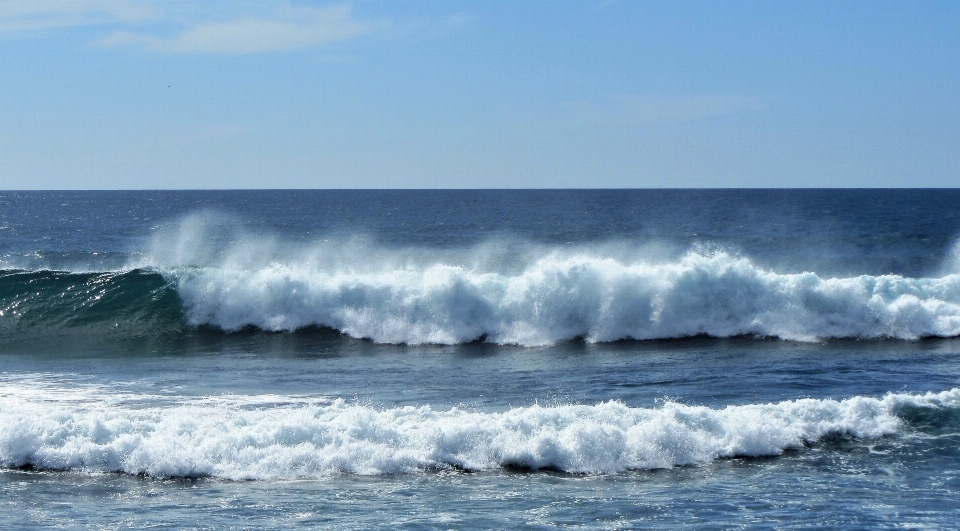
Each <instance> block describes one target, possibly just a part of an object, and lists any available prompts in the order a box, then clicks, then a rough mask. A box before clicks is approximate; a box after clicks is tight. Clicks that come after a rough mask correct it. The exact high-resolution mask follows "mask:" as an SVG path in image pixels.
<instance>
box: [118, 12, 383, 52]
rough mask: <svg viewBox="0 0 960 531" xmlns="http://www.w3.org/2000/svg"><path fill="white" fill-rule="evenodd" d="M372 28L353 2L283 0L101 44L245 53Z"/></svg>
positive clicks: (318, 42) (310, 43) (347, 36)
mask: <svg viewBox="0 0 960 531" xmlns="http://www.w3.org/2000/svg"><path fill="white" fill-rule="evenodd" d="M372 29H373V25H372V24H370V23H365V22H360V21H357V20H355V19H354V18H353V15H352V12H351V10H350V8H349V6H331V7H320V8H307V7H301V8H296V7H291V6H289V5H283V6H281V8H280V9H276V10H274V11H273V12H272V13H269V14H267V15H261V16H240V17H237V18H233V19H227V20H215V21H207V22H195V23H189V24H187V27H186V29H184V30H183V31H181V32H179V33H175V34H173V35H171V36H157V35H153V34H146V33H135V32H130V31H117V32H115V33H113V34H112V35H110V36H109V37H107V38H106V39H103V40H102V41H101V44H103V45H104V46H130V45H132V46H142V47H144V48H147V49H150V50H153V51H158V52H166V53H212V54H233V55H241V54H251V53H260V52H272V51H283V50H297V49H303V48H311V47H315V46H319V45H321V44H324V43H328V42H334V41H342V40H346V39H350V38H353V37H358V36H361V35H364V34H366V33H369V32H370V31H372Z"/></svg>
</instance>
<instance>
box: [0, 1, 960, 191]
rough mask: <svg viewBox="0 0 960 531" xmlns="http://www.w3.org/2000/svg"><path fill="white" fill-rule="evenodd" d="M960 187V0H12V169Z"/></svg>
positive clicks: (53, 178)
mask: <svg viewBox="0 0 960 531" xmlns="http://www.w3.org/2000/svg"><path fill="white" fill-rule="evenodd" d="M958 185H960V2H956V1H944V2H935V1H923V0H912V1H898V2H888V1H883V0H872V1H869V2H867V1H857V2H845V1H839V0H831V1H825V2H818V1H812V0H807V1H801V0H798V1H782V2H774V1H770V2H760V1H716V0H700V1H696V2H685V1H669V2H668V1H658V2H654V1H616V0H605V1H601V0H596V1H592V0H583V1H577V2H568V1H560V0H556V1H547V0H543V1H540V0H519V1H497V0H484V1H458V0H443V1H440V0H436V1H420V0H409V1H402V2H401V1H386V0H384V1H353V2H346V3H344V2H312V1H293V0H290V1H286V0H279V1H270V0H266V1H256V2H253V1H250V2H247V1H222V2H221V1H218V2H209V1H191V0H165V1H160V0H0V189H197V188H204V189H210V188H595V187H599V188H647V187H657V188H662V187H669V188H685V187H695V188H704V187H706V188H710V187H738V188H739V187H956V186H958Z"/></svg>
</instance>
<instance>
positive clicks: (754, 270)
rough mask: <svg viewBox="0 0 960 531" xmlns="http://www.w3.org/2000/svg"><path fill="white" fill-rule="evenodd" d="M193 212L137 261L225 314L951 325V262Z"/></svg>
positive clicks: (618, 324)
mask: <svg viewBox="0 0 960 531" xmlns="http://www.w3.org/2000/svg"><path fill="white" fill-rule="evenodd" d="M228 225H229V224H228V223H225V222H220V223H216V224H214V223H210V222H209V220H207V219H206V218H205V217H202V216H198V217H195V218H189V219H188V220H186V221H184V222H183V223H182V224H181V225H180V226H179V227H178V229H177V230H175V231H172V232H170V233H168V234H164V235H161V237H158V238H156V239H155V241H154V243H153V246H152V248H151V251H150V253H149V259H148V260H146V261H145V262H144V265H148V266H153V267H157V268H158V269H160V270H161V271H166V272H167V274H169V275H170V276H171V277H172V278H173V279H174V281H175V282H176V284H177V289H178V292H179V294H180V296H181V298H182V299H183V301H184V303H185V306H186V310H187V314H188V317H189V320H190V322H191V323H192V324H195V325H201V324H206V325H214V326H218V327H221V328H223V329H225V330H236V329H239V328H242V327H245V326H255V327H259V328H261V329H265V330H272V331H284V330H294V329H297V328H302V327H306V326H325V327H330V328H334V329H336V330H339V331H341V332H343V333H346V334H349V335H351V336H354V337H360V338H369V339H372V340H374V341H378V342H386V343H408V344H421V343H439V344H455V343H462V342H469V341H473V340H476V339H479V338H484V339H485V340H486V341H489V342H495V343H504V344H519V345H527V346H535V345H547V344H552V343H555V342H558V341H565V340H569V339H572V338H578V337H582V338H584V339H586V340H587V341H614V340H618V339H658V338H675V337H684V336H693V335H701V334H705V335H710V336H717V337H729V336H736V335H760V336H771V337H779V338H783V339H791V340H801V341H813V340H818V339H822V338H844V337H847V338H881V337H890V338H901V339H915V338H919V337H925V336H941V337H953V336H957V335H960V274H958V273H956V272H954V273H952V274H947V275H944V276H942V277H940V278H906V277H902V276H899V275H882V276H868V275H862V276H858V277H850V278H822V277H820V276H818V275H816V274H815V273H811V272H805V273H778V272H776V271H770V270H766V269H764V268H761V267H758V266H757V265H756V264H754V263H753V262H752V261H751V260H750V259H749V258H745V257H742V256H738V255H736V254H732V253H729V252H726V251H723V250H713V251H702V250H691V251H689V252H687V253H686V254H682V253H676V252H674V253H666V252H663V250H662V249H659V250H658V249H655V248H653V247H652V246H648V247H645V248H639V249H638V248H636V247H630V245H629V244H625V245H622V246H620V247H618V246H617V245H615V244H608V245H605V246H604V245H594V246H580V247H570V248H560V247H546V246H538V245H534V244H524V243H523V242H513V241H506V240H504V241H494V242H489V243H488V244H486V245H481V246H477V247H474V248H471V249H465V250H439V249H429V248H424V249H417V248H406V249H390V248H387V247H385V246H383V245H378V244H376V243H375V242H372V241H369V240H362V239H349V238H347V239H332V240H331V241H327V242H314V243H311V244H293V243H291V242H279V241H277V240H276V239H273V238H269V237H251V236H247V235H242V234H239V233H238V232H237V231H231V230H225V229H223V227H224V226H228Z"/></svg>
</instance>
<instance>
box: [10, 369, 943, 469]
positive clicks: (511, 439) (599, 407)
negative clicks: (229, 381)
mask: <svg viewBox="0 0 960 531" xmlns="http://www.w3.org/2000/svg"><path fill="white" fill-rule="evenodd" d="M52 379H54V378H52V377H51V376H50V375H44V376H43V377H42V378H38V377H36V376H29V375H27V376H21V377H20V378H18V379H17V383H14V382H4V383H3V385H0V425H3V426H4V429H3V430H2V432H0V466H3V467H11V468H24V467H31V468H37V469H44V470H76V471H81V472H85V473H95V472H123V473H126V474H133V475H138V474H147V475H150V476H161V477H197V476H212V477H220V478H227V479H233V480H245V479H259V480H265V479H282V478H286V479H295V478H300V479H302V478H319V477H325V476H330V475H336V474H359V475H384V474H397V473H411V472H416V471H424V470H436V469H442V468H453V469H458V470H468V471H480V470H487V469H492V468H504V467H515V468H527V469H534V470H535V469H543V468H548V469H556V470H561V471H563V472H570V473H616V472H622V471H624V470H636V469H657V468H670V467H674V466H680V465H697V464H705V463H708V462H710V461H713V460H716V459H719V458H731V457H751V456H753V457H756V456H772V455H779V454H782V453H783V452H784V451H786V450H790V449H801V448H804V447H806V446H808V445H810V444H815V443H817V442H818V441H820V440H821V439H822V438H824V437H827V436H844V437H856V438H864V439H870V438H878V437H883V436H892V435H895V434H898V433H901V432H902V430H903V428H904V423H903V421H902V419H901V418H900V416H898V415H902V414H903V412H905V411H908V410H918V409H931V410H944V409H945V410H947V411H948V414H953V415H956V414H957V412H958V411H960V389H953V390H950V391H944V392H941V393H926V394H923V395H911V394H888V395H886V396H884V397H882V398H872V397H859V396H858V397H853V398H849V399H844V400H824V399H819V400H818V399H801V400H791V401H785V402H780V403H767V404H749V405H741V406H727V407H724V408H720V409H714V408H709V407H703V406H690V405H684V404H681V403H676V402H672V401H667V402H664V403H663V404H662V405H660V406H659V407H657V408H636V407H628V406H626V405H625V404H623V403H621V402H617V401H609V402H603V403H599V404H595V405H556V406H541V405H533V406H529V407H514V408H510V409H508V410H506V411H501V412H488V411H478V410H471V409H469V408H458V407H455V408H450V409H445V410H444V409H434V408H432V407H430V406H419V407H414V406H407V407H400V408H377V407H372V406H370V405H364V404H358V403H351V402H348V401H346V400H344V399H342V398H336V399H330V398H325V397H304V396H276V395H267V396H229V395H226V396H216V397H202V398H194V399H183V398H181V399H179V400H177V401H176V402H174V403H171V402H172V401H171V400H170V399H169V397H162V396H154V397H151V396H149V395H143V394H137V395H135V396H130V395H129V394H126V393H123V392H116V391H114V392H104V391H103V390H99V389H96V388H93V389H91V388H86V389H83V388H81V389H72V390H71V392H69V393H64V392H62V391H57V390H49V383H47V384H46V385H36V382H37V381H40V382H41V383H43V382H49V381H50V380H52ZM22 382H30V383H33V384H34V385H30V386H24V385H23V383H22ZM78 397H80V398H82V399H81V400H79V401H78V400H77V398H78Z"/></svg>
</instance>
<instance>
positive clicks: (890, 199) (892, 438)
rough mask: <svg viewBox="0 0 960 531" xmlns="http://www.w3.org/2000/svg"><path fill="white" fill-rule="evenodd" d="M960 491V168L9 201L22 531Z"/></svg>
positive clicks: (7, 517) (691, 516) (6, 492)
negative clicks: (799, 181)
mask: <svg viewBox="0 0 960 531" xmlns="http://www.w3.org/2000/svg"><path fill="white" fill-rule="evenodd" d="M958 500H960V190H469V191H466V190H464V191H460V190H395V191H377V190H354V191H348V190H341V191H337V190H331V191H327V190H309V191H308V190H289V191H262V190H248V191H90V192H52V191H51V192H0V527H2V528H5V529H41V528H42V529H48V528H57V529H145V528H151V529H313V528H332V529H370V528H391V529H555V528H582V529H637V528H658V529H659V528H684V529H686V528H694V529H731V528H757V529H798V528H843V529H894V528H897V529H899V528H911V529H946V528H957V527H960V503H958Z"/></svg>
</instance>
